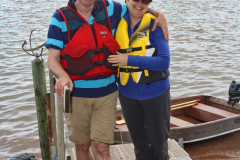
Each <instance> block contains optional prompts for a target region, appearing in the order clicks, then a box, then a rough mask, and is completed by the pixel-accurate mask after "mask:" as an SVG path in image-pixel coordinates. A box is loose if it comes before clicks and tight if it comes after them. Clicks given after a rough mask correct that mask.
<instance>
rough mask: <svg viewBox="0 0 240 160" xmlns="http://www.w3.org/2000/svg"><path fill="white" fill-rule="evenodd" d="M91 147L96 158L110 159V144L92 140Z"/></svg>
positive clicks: (98, 159)
mask: <svg viewBox="0 0 240 160" xmlns="http://www.w3.org/2000/svg"><path fill="white" fill-rule="evenodd" d="M91 147H92V151H93V154H94V158H95V160H110V152H109V144H106V143H103V142H99V141H95V140H92V141H91Z"/></svg>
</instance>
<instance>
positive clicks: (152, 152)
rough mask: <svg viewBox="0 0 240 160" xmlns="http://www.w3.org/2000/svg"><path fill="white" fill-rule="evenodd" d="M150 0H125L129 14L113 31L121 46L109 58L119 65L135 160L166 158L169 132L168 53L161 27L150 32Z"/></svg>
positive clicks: (119, 78)
mask: <svg viewBox="0 0 240 160" xmlns="http://www.w3.org/2000/svg"><path fill="white" fill-rule="evenodd" d="M150 2H151V0H126V3H127V6H128V12H127V13H126V15H125V16H124V17H123V18H122V20H121V22H120V23H119V26H118V29H117V31H116V40H117V41H118V43H119V45H120V46H121V48H120V50H119V52H120V53H117V55H111V56H109V58H108V61H109V62H110V63H114V64H113V65H114V66H119V74H118V75H117V82H118V87H119V91H120V96H119V99H120V103H121V106H122V110H123V116H124V119H125V121H126V123H127V126H128V129H129V132H130V134H131V137H132V140H133V144H134V148H135V149H134V150H135V155H136V159H137V160H166V159H168V144H167V139H168V138H169V129H170V123H169V121H170V112H171V111H170V91H169V90H170V89H169V88H170V81H169V78H168V76H169V71H168V68H169V64H170V51H169V45H168V43H167V41H165V40H164V36H163V33H162V30H161V28H159V27H158V28H157V29H156V30H155V31H153V32H152V31H150V28H151V27H152V26H153V23H154V19H155V17H154V16H153V15H152V14H150V13H148V11H147V10H148V6H149V4H150Z"/></svg>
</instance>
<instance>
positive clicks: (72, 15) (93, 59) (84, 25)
mask: <svg viewBox="0 0 240 160" xmlns="http://www.w3.org/2000/svg"><path fill="white" fill-rule="evenodd" d="M126 11H127V8H126V6H125V4H120V3H117V2H113V1H111V0H105V1H102V0H69V2H68V7H65V8H62V9H60V10H57V11H56V12H55V13H54V15H53V17H52V19H51V22H50V26H49V32H48V39H47V44H46V47H47V48H48V49H49V57H48V67H49V69H50V70H51V72H52V73H53V74H54V75H55V76H56V78H57V79H58V81H57V82H56V85H55V90H56V92H57V94H59V95H61V96H63V87H64V86H65V85H68V86H69V88H70V91H71V96H72V108H73V112H72V113H70V114H67V115H66V123H67V125H68V130H69V134H70V135H69V139H70V141H72V142H73V143H75V146H76V153H77V159H79V160H92V159H93V157H92V156H91V155H90V152H89V148H90V146H91V148H92V151H93V154H94V158H95V159H96V160H110V153H109V144H111V143H113V142H114V141H113V132H114V128H115V114H116V102H117V97H118V94H119V93H118V90H117V86H116V83H115V74H116V70H115V68H112V66H111V65H110V66H109V64H107V62H106V58H105V55H107V54H108V53H109V54H114V53H115V52H116V51H117V50H118V49H119V46H118V44H117V43H115V40H114V39H113V38H112V37H113V36H111V34H109V33H110V32H112V34H113V35H114V34H115V29H116V28H117V25H118V23H119V22H120V19H121V18H122V17H123V15H124V14H125V13H126ZM150 11H151V12H153V13H154V14H155V15H157V16H158V17H159V18H158V19H157V20H156V22H162V23H160V24H162V26H165V28H164V29H163V31H164V32H165V36H166V39H167V40H168V33H167V27H166V20H165V17H164V15H163V14H161V13H159V12H156V11H154V10H150ZM105 12H106V13H105ZM109 23H110V24H109ZM89 24H90V25H91V26H90V25H89ZM156 25H157V24H155V26H154V27H153V28H152V29H154V28H156ZM106 28H107V29H106ZM99 29H100V32H98V30H99ZM109 31H110V32H109ZM106 39H107V40H106ZM70 42H71V43H70ZM76 54H77V55H78V57H76ZM84 57H85V58H84ZM86 66H88V67H86Z"/></svg>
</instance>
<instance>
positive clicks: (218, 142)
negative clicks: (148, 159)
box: [0, 0, 240, 159]
mask: <svg viewBox="0 0 240 160" xmlns="http://www.w3.org/2000/svg"><path fill="white" fill-rule="evenodd" d="M118 1H119V2H124V0H118ZM66 3H67V0H39V1H32V0H12V1H8V0H1V1H0V5H1V8H0V20H1V23H0V28H1V30H0V42H1V43H0V88H1V89H0V144H1V145H0V153H1V154H0V159H5V158H9V157H11V156H13V155H16V154H18V153H23V152H28V153H30V154H34V155H35V156H36V157H37V158H40V154H39V153H40V149H39V140H38V129H37V118H36V108H35V101H34V93H33V82H32V75H31V74H32V73H31V60H33V59H34V58H33V57H31V56H29V55H27V54H26V53H25V52H24V51H22V49H21V45H22V43H23V40H28V38H29V33H30V28H32V29H36V30H37V31H35V32H34V38H33V41H34V43H33V46H37V45H40V44H42V43H43V42H45V40H46V35H47V30H48V25H49V21H50V18H51V16H52V14H53V12H54V11H55V10H56V9H57V8H58V7H60V6H65V5H66ZM151 7H152V8H154V9H156V10H160V11H161V12H163V13H164V14H165V15H166V17H167V19H168V27H169V32H170V43H169V45H170V49H171V67H170V72H171V76H170V80H171V95H172V98H181V97H187V96H192V95H200V94H211V95H213V96H216V97H220V98H222V99H226V100H227V98H228V93H227V92H228V87H229V85H230V83H231V81H232V80H233V79H236V80H239V77H240V74H239V64H240V59H239V51H240V46H239V44H240V19H239V13H240V1H238V0H231V1H228V0H221V1H218V0H201V1H197V0H192V1H180V0H177V1H175V0H162V1H154V2H153V3H152V5H151ZM43 59H44V60H45V66H47V65H46V61H47V56H43ZM46 74H47V75H46V76H47V78H46V79H47V87H48V88H49V83H48V69H47V67H46ZM48 91H49V89H48ZM239 140H240V133H239V132H237V133H232V134H230V135H228V136H223V137H219V138H216V139H214V140H206V141H203V142H200V143H195V144H190V145H186V146H185V148H186V150H187V151H188V152H189V153H190V154H191V155H193V156H192V157H193V158H194V157H200V158H199V159H202V158H206V157H207V158H217V157H219V158H227V157H240V155H239V154H240V153H239V148H240V147H239V146H238V144H237V142H239ZM200 148H202V149H203V150H202V151H199V152H196V150H197V149H198V150H199V149H200ZM195 155H196V156H195ZM201 156H202V157H201ZM223 156H225V157H223Z"/></svg>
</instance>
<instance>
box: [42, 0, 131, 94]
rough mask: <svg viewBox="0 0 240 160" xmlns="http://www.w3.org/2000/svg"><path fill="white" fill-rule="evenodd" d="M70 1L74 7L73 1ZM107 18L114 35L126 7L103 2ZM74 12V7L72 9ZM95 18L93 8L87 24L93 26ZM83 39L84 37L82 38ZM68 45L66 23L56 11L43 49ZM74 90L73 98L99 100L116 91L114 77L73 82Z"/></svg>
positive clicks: (116, 3) (99, 77)
mask: <svg viewBox="0 0 240 160" xmlns="http://www.w3.org/2000/svg"><path fill="white" fill-rule="evenodd" d="M70 1H72V2H71V3H73V5H74V7H75V4H74V2H75V0H70ZM105 2H106V6H107V11H108V16H109V19H110V23H111V27H112V33H113V35H115V30H116V28H117V26H118V23H119V22H120V20H121V18H122V17H123V16H124V15H125V13H126V12H127V8H126V5H125V4H123V3H118V2H115V1H112V0H105ZM74 9H75V10H76V7H75V8H74ZM95 16H96V10H95V7H94V9H93V11H92V15H91V17H90V19H89V20H87V22H88V23H89V24H93V22H94V17H95ZM83 38H84V37H83ZM67 44H68V34H67V26H66V23H65V21H64V19H63V17H62V15H61V14H60V12H59V11H56V12H55V13H54V14H53V16H52V18H51V21H50V25H49V30H48V36H47V42H46V45H45V47H47V48H49V47H51V48H54V49H58V50H62V49H63V47H65V46H66V45H67ZM73 84H74V88H73V92H72V93H71V95H72V96H75V97H86V98H99V97H103V96H106V95H108V94H111V93H113V92H115V91H116V90H117V85H116V82H115V76H114V75H110V76H109V75H105V76H101V75H99V76H96V77H92V78H89V79H84V80H77V81H73Z"/></svg>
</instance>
